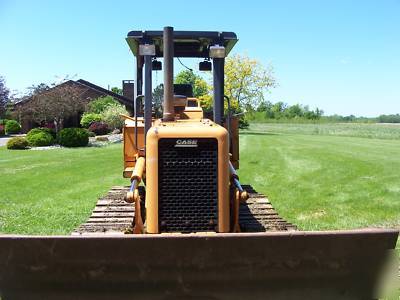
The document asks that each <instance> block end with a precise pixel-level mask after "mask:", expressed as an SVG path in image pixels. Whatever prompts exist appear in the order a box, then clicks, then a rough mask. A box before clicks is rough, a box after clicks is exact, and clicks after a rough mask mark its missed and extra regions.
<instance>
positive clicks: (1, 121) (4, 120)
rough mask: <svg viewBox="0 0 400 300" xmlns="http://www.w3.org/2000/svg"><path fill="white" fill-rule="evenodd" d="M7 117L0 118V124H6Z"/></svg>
mask: <svg viewBox="0 0 400 300" xmlns="http://www.w3.org/2000/svg"><path fill="white" fill-rule="evenodd" d="M7 121H8V120H7V119H0V125H6V123H7Z"/></svg>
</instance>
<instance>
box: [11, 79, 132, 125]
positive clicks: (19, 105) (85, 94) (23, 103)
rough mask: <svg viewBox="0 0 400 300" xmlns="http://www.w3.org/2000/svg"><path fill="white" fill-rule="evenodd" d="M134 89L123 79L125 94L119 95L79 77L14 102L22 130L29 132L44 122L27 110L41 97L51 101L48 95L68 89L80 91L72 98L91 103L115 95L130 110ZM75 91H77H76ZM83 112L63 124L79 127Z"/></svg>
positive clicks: (130, 83) (64, 91)
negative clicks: (36, 119) (40, 121)
mask: <svg viewBox="0 0 400 300" xmlns="http://www.w3.org/2000/svg"><path fill="white" fill-rule="evenodd" d="M133 90H134V84H133V82H132V81H130V80H124V81H123V95H119V94H117V93H114V92H112V91H109V90H107V89H105V88H102V87H100V86H98V85H95V84H93V83H91V82H89V81H86V80H83V79H79V80H76V81H75V80H68V81H65V82H63V83H61V84H59V85H57V86H54V87H51V88H50V89H47V90H44V91H43V92H40V93H38V94H36V95H32V96H27V97H24V98H22V99H20V100H19V101H17V102H15V103H14V104H13V111H14V113H15V114H17V116H18V118H19V121H20V123H21V126H22V132H28V131H29V130H30V129H32V128H34V127H38V126H40V125H43V124H38V123H36V122H35V121H34V120H33V118H32V117H31V116H30V115H29V114H27V113H26V112H27V111H28V109H27V108H28V107H34V105H35V101H38V99H40V97H42V100H43V99H46V101H47V99H48V100H50V101H51V97H47V98H46V96H48V95H50V94H52V95H54V94H56V95H57V92H59V93H58V94H60V95H62V93H64V94H66V93H68V91H71V93H72V92H73V91H79V93H76V97H71V99H77V100H76V102H79V103H85V104H87V103H89V102H90V101H92V100H94V99H97V98H99V97H104V96H111V97H113V98H114V99H115V100H116V101H118V102H119V103H121V104H122V105H125V107H126V109H127V110H128V111H132V108H133ZM74 93H75V92H74ZM71 105H74V103H71ZM82 114H83V110H80V111H79V112H78V113H76V114H75V115H72V116H69V117H68V118H66V119H65V120H64V121H63V126H64V127H78V126H79V122H80V119H81V116H82Z"/></svg>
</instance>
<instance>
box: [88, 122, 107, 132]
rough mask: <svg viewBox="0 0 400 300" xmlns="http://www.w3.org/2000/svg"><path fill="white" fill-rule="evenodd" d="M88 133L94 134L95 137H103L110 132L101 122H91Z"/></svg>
mask: <svg viewBox="0 0 400 300" xmlns="http://www.w3.org/2000/svg"><path fill="white" fill-rule="evenodd" d="M89 131H91V132H94V133H95V134H96V135H104V134H107V133H109V132H110V130H109V129H108V125H107V124H106V123H103V122H93V123H92V124H90V126H89Z"/></svg>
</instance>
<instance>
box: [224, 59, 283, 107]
mask: <svg viewBox="0 0 400 300" xmlns="http://www.w3.org/2000/svg"><path fill="white" fill-rule="evenodd" d="M275 86H276V80H275V78H274V76H273V70H272V67H271V66H269V67H267V68H265V67H264V66H263V65H262V64H261V63H260V62H258V61H257V60H254V59H250V58H249V57H247V56H246V55H239V54H236V55H233V56H230V57H228V58H227V59H226V61H225V95H227V96H228V97H229V98H230V99H231V101H232V102H237V103H238V105H239V107H240V108H241V109H244V110H246V111H251V110H256V109H257V107H258V106H259V104H260V103H261V102H262V101H264V94H265V92H267V91H268V90H269V89H270V88H273V87H275Z"/></svg>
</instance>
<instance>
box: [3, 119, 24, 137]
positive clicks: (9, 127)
mask: <svg viewBox="0 0 400 300" xmlns="http://www.w3.org/2000/svg"><path fill="white" fill-rule="evenodd" d="M5 131H6V133H7V134H10V133H11V134H12V133H20V132H21V125H20V124H19V123H18V122H17V121H15V120H8V121H7V122H6V126H5Z"/></svg>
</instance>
